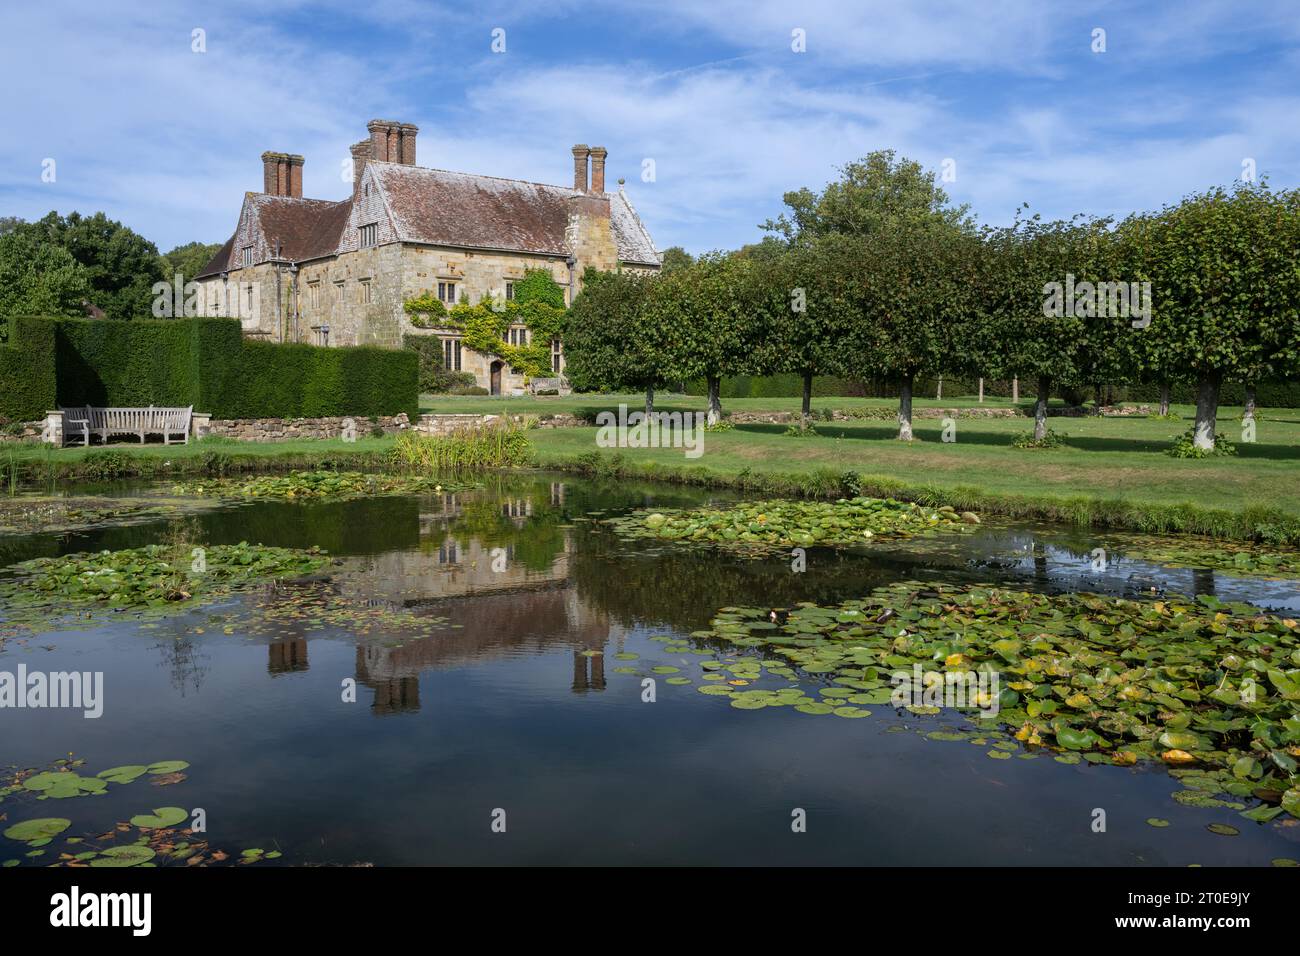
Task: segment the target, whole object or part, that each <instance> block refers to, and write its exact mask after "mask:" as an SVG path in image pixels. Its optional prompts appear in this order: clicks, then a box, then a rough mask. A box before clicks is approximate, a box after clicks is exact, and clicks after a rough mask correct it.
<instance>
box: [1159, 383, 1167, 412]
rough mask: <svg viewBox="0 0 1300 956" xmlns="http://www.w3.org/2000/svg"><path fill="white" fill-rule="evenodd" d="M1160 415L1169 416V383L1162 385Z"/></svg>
mask: <svg viewBox="0 0 1300 956" xmlns="http://www.w3.org/2000/svg"><path fill="white" fill-rule="evenodd" d="M1160 414H1161V415H1168V414H1169V383H1168V382H1161V383H1160Z"/></svg>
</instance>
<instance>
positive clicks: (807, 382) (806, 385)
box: [799, 372, 813, 429]
mask: <svg viewBox="0 0 1300 956" xmlns="http://www.w3.org/2000/svg"><path fill="white" fill-rule="evenodd" d="M812 380H813V376H812V372H804V373H803V405H802V406H801V415H802V418H801V419H800V426H799V427H800V428H804V429H807V428H808V421H809V419H811V418H812Z"/></svg>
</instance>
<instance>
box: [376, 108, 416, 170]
mask: <svg viewBox="0 0 1300 956" xmlns="http://www.w3.org/2000/svg"><path fill="white" fill-rule="evenodd" d="M366 129H368V130H369V131H370V143H371V153H370V158H371V159H374V160H377V161H378V162H381V163H401V164H403V165H405V166H414V165H415V135H416V134H417V133H418V132H420V127H418V126H416V125H415V124H414V123H398V122H396V121H395V120H381V119H373V120H371V121H370V122H369V123H367V124H366Z"/></svg>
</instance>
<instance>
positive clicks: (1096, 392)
mask: <svg viewBox="0 0 1300 956" xmlns="http://www.w3.org/2000/svg"><path fill="white" fill-rule="evenodd" d="M1103 404H1104V400H1103V398H1102V394H1101V383H1100V382H1097V383H1096V384H1094V385H1093V386H1092V413H1093V414H1094V415H1100V414H1101V406H1102V405H1103Z"/></svg>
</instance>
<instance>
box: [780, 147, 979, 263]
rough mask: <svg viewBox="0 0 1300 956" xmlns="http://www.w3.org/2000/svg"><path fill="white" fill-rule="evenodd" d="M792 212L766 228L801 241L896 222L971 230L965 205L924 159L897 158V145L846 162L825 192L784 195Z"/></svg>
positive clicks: (856, 232)
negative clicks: (955, 202)
mask: <svg viewBox="0 0 1300 956" xmlns="http://www.w3.org/2000/svg"><path fill="white" fill-rule="evenodd" d="M783 199H784V201H785V204H786V206H787V207H789V213H788V214H787V213H782V214H781V215H779V216H777V217H776V218H775V219H769V220H767V221H766V222H765V223H763V225H762V227H761V228H763V229H765V230H767V231H768V232H772V233H776V234H777V235H779V236H781V237H783V238H784V239H785V240H786V242H788V243H791V244H800V243H805V242H811V241H813V240H815V239H818V238H821V237H823V236H827V235H831V234H833V233H838V234H841V235H849V236H862V235H866V234H868V233H873V232H878V231H880V230H881V229H883V228H884V227H885V226H887V225H889V224H894V223H900V222H907V223H917V222H928V223H935V224H939V225H944V226H948V227H951V228H953V229H956V230H959V231H971V230H972V229H973V228H974V223H973V221H972V220H971V217H970V209H969V207H968V206H966V205H964V204H963V205H961V206H954V205H952V204H951V202H950V201H949V198H948V194H947V193H946V192H945V191H944V190H943V189H942V188H941V187H939V186H937V185H936V184H935V177H934V172H933V171H927V170H926V169H925V168H924V167H922V166H921V164H920V163H918V162H916V161H914V160H910V159H906V158H895V154H894V151H893V150H892V149H882V150H876V151H875V152H872V153H868V154H867V155H866V156H865V157H864V158H862V159H860V160H857V161H856V162H852V163H849V164H847V165H846V166H843V167H842V168H841V170H840V178H839V179H838V180H837V181H835V182H833V183H830V184H828V185H827V186H826V188H825V189H823V190H822V192H821V193H815V192H813V191H812V190H811V189H807V188H804V189H799V190H796V191H794V192H788V193H786V194H785V196H784V197H783Z"/></svg>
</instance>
